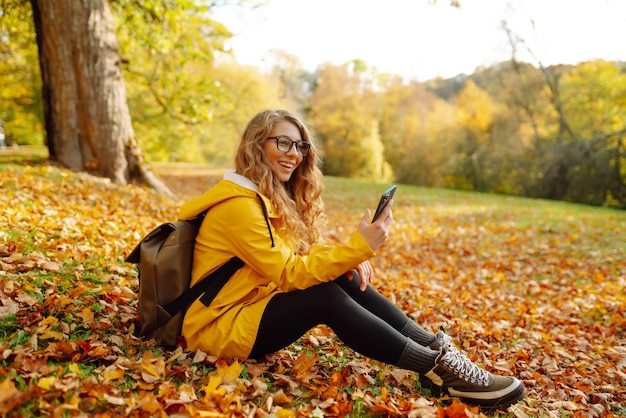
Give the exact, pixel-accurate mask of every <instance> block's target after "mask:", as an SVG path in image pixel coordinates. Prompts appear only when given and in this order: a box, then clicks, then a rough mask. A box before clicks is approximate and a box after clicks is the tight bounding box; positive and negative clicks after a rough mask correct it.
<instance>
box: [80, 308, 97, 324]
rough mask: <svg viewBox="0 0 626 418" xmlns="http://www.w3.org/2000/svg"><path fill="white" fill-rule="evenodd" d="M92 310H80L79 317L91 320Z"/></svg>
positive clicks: (87, 320)
mask: <svg viewBox="0 0 626 418" xmlns="http://www.w3.org/2000/svg"><path fill="white" fill-rule="evenodd" d="M93 316H94V315H93V311H92V310H91V308H85V309H83V310H82V311H81V312H80V317H81V318H82V319H83V321H85V322H91V321H93Z"/></svg>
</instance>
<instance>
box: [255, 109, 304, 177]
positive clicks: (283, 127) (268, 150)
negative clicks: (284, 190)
mask: <svg viewBox="0 0 626 418" xmlns="http://www.w3.org/2000/svg"><path fill="white" fill-rule="evenodd" d="M279 135H282V136H287V137H289V138H290V139H291V140H292V141H302V138H301V137H300V130H299V129H298V127H297V126H296V125H294V124H293V123H291V122H286V121H281V122H278V123H276V124H275V125H274V128H273V129H272V130H271V132H270V134H269V135H268V137H276V136H279ZM263 151H264V152H265V156H266V157H267V159H268V160H269V162H270V167H271V168H272V171H273V172H274V175H275V176H276V177H277V178H278V179H279V180H280V181H281V182H283V183H286V182H288V181H289V179H290V178H291V175H292V174H293V172H294V171H295V170H296V168H298V166H299V165H300V163H301V162H302V159H303V158H304V157H302V156H300V155H298V153H297V152H296V147H295V146H292V147H291V149H290V150H289V151H288V152H283V151H280V150H279V149H278V147H277V146H276V140H275V139H266V140H265V142H264V143H263Z"/></svg>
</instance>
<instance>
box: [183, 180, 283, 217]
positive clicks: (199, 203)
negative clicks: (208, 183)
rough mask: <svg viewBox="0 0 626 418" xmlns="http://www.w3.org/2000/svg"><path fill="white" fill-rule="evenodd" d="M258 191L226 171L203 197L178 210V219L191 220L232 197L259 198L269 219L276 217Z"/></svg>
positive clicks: (187, 203) (249, 182)
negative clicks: (222, 177) (221, 178)
mask: <svg viewBox="0 0 626 418" xmlns="http://www.w3.org/2000/svg"><path fill="white" fill-rule="evenodd" d="M258 190H259V189H258V187H257V185H256V184H254V183H253V182H252V181H250V180H249V179H247V178H245V177H243V176H241V175H239V174H236V173H234V172H232V171H227V172H226V173H225V174H224V179H223V180H221V181H220V182H218V183H217V184H216V185H215V186H213V187H212V188H210V189H209V190H207V191H206V192H205V193H204V194H203V195H201V196H199V197H196V198H194V199H192V200H189V201H188V202H185V203H184V204H183V205H182V206H181V208H180V212H179V215H178V218H179V219H189V218H193V217H194V216H196V215H198V214H200V213H202V212H203V211H205V210H207V209H209V208H211V207H212V206H214V205H216V204H218V203H221V202H223V201H225V200H228V199H232V198H233V197H252V198H255V199H258V198H261V199H262V200H263V203H264V204H265V207H266V208H267V216H268V217H270V218H275V217H277V215H276V211H275V210H274V209H273V206H272V204H271V203H270V201H269V199H268V198H267V197H265V196H263V195H261V194H260V193H259V192H258ZM257 196H258V197H257Z"/></svg>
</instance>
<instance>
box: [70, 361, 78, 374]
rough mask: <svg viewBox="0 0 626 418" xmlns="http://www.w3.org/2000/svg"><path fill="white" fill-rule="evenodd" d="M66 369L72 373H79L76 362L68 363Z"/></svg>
mask: <svg viewBox="0 0 626 418" xmlns="http://www.w3.org/2000/svg"><path fill="white" fill-rule="evenodd" d="M68 369H70V372H72V373H76V374H80V367H79V366H78V364H76V363H70V365H69V367H68Z"/></svg>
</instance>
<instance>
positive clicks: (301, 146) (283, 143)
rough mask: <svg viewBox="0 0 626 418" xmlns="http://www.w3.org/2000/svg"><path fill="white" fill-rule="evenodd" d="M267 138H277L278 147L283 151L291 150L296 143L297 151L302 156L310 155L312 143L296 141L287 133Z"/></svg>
mask: <svg viewBox="0 0 626 418" xmlns="http://www.w3.org/2000/svg"><path fill="white" fill-rule="evenodd" d="M266 139H275V140H276V148H278V151H281V152H289V151H291V148H292V147H293V146H294V145H295V146H296V152H297V153H298V155H299V156H301V157H306V156H307V155H309V150H310V149H311V144H309V143H308V142H305V141H294V140H293V139H291V138H289V137H288V136H287V135H278V136H270V137H269V138H266Z"/></svg>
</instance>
